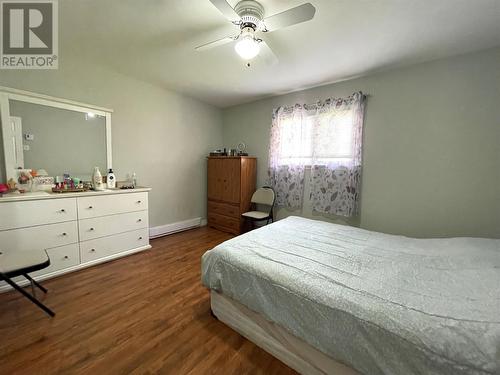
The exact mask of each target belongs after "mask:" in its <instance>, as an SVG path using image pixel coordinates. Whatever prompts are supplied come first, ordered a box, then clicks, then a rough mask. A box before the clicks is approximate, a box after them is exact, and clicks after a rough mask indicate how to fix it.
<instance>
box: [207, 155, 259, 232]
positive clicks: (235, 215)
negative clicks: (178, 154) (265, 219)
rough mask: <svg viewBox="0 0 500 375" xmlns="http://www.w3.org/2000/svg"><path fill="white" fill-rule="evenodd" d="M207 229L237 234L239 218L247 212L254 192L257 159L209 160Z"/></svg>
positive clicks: (231, 158) (240, 229) (210, 158)
mask: <svg viewBox="0 0 500 375" xmlns="http://www.w3.org/2000/svg"><path fill="white" fill-rule="evenodd" d="M207 168H208V183H207V185H208V186H207V187H208V203H207V217H208V225H209V226H211V227H214V228H217V229H220V230H223V231H225V232H229V233H233V234H240V233H241V232H242V230H243V220H242V218H241V214H242V213H244V212H247V211H249V210H250V206H251V203H250V199H251V198H252V194H253V193H254V191H255V180H256V173H257V159H256V158H253V157H248V156H234V157H233V156H220V157H209V158H208V161H207Z"/></svg>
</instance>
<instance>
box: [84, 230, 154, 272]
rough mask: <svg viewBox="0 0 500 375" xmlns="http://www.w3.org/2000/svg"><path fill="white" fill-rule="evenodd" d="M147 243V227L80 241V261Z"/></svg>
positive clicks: (101, 256)
mask: <svg viewBox="0 0 500 375" xmlns="http://www.w3.org/2000/svg"><path fill="white" fill-rule="evenodd" d="M148 243H149V233H148V228H143V229H139V230H134V231H132V232H127V233H121V234H116V235H114V236H108V237H102V238H97V239H95V240H90V241H84V242H80V257H81V260H82V263H86V262H91V261H93V260H97V259H100V258H104V257H107V256H110V255H113V254H117V253H121V252H122V251H127V250H132V249H135V248H138V247H142V246H146V245H148Z"/></svg>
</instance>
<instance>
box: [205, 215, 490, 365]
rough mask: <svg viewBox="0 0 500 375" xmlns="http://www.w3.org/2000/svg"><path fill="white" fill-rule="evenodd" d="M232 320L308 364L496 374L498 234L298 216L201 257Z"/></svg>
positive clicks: (216, 301)
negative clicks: (414, 232)
mask: <svg viewBox="0 0 500 375" xmlns="http://www.w3.org/2000/svg"><path fill="white" fill-rule="evenodd" d="M202 282H203V284H204V285H205V286H206V287H208V288H209V289H210V290H211V299H212V310H213V312H214V314H215V315H216V316H217V317H218V318H219V319H220V320H222V321H223V322H225V323H226V324H228V325H230V326H231V327H232V328H234V329H236V330H237V331H239V332H240V333H241V334H243V335H244V336H246V337H247V338H249V339H250V340H252V341H254V342H255V343H256V344H257V345H259V346H261V347H263V348H264V349H265V350H267V351H269V352H270V353H271V354H273V355H275V356H276V357H278V358H279V359H281V360H282V361H283V362H285V363H287V364H288V365H289V366H291V367H293V368H294V369H296V370H297V371H299V372H301V373H307V374H309V373H311V374H312V373H317V374H321V373H332V374H342V375H343V374H356V373H362V374H450V375H451V374H453V375H456V374H498V371H500V370H499V367H498V365H499V356H500V240H496V239H479V238H449V239H414V238H407V237H402V236H394V235H387V234H382V233H377V232H371V231H367V230H363V229H359V228H354V227H349V226H343V225H335V224H330V223H325V222H320V221H315V220H309V219H304V218H299V217H289V218H287V219H284V220H281V221H278V222H276V223H274V224H271V225H268V226H265V227H263V228H260V229H257V230H254V231H252V232H249V233H246V234H244V235H241V236H238V237H235V238H233V239H231V240H229V241H226V242H224V243H222V244H220V245H219V246H217V247H215V248H214V249H212V250H210V251H208V252H206V253H205V254H204V255H203V258H202Z"/></svg>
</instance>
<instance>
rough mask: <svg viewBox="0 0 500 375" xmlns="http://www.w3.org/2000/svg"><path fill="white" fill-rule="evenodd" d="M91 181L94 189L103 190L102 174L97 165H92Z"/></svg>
mask: <svg viewBox="0 0 500 375" xmlns="http://www.w3.org/2000/svg"><path fill="white" fill-rule="evenodd" d="M92 180H93V181H92V182H93V183H94V190H104V184H103V183H102V174H101V171H100V170H99V167H94V175H93V176H92Z"/></svg>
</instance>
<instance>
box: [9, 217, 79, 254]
mask: <svg viewBox="0 0 500 375" xmlns="http://www.w3.org/2000/svg"><path fill="white" fill-rule="evenodd" d="M77 242H78V225H77V222H76V221H68V222H65V223H58V224H49V225H40V226H37V227H31V228H23V229H13V230H6V231H3V232H0V247H2V248H5V249H9V250H32V249H48V248H52V247H58V246H63V245H69V244H72V243H77Z"/></svg>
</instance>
